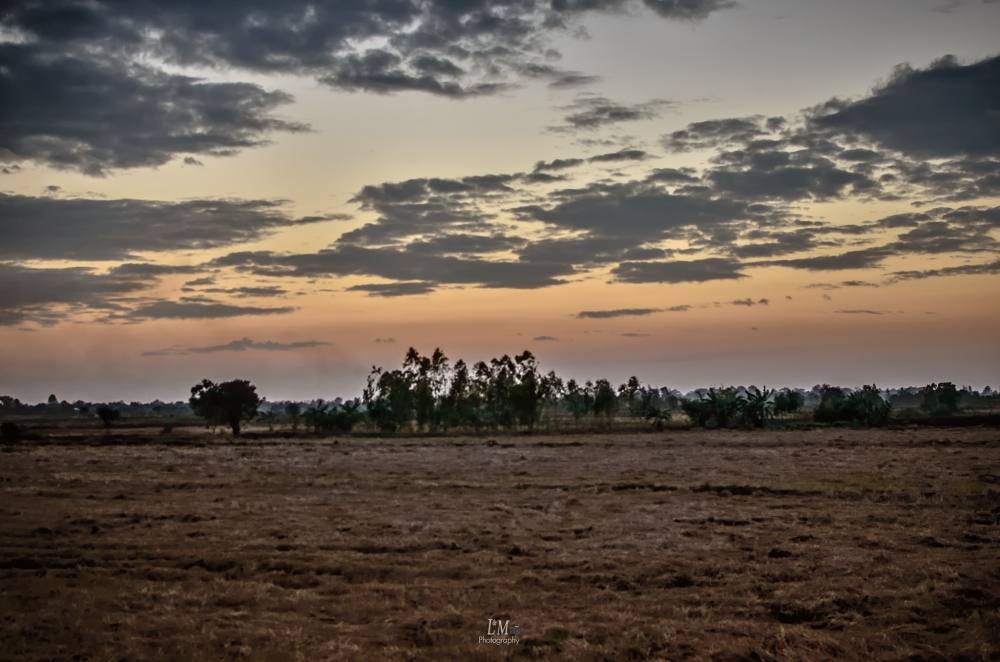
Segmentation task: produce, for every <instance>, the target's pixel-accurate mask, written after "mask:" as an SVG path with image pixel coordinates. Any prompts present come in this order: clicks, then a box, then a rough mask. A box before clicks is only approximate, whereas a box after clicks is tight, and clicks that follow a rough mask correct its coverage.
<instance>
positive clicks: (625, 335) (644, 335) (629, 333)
mask: <svg viewBox="0 0 1000 662" xmlns="http://www.w3.org/2000/svg"><path fill="white" fill-rule="evenodd" d="M618 335H620V336H621V337H622V338H648V337H649V335H650V334H648V333H637V332H635V331H626V332H625V333H620V334H618Z"/></svg>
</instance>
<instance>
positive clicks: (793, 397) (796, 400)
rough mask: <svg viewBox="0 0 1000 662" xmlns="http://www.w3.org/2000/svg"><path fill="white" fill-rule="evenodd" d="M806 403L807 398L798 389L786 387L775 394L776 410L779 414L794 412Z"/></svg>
mask: <svg viewBox="0 0 1000 662" xmlns="http://www.w3.org/2000/svg"><path fill="white" fill-rule="evenodd" d="M804 404H805V398H803V397H802V394H801V393H799V392H798V391H793V390H791V389H787V388H785V389H781V390H780V391H778V392H777V393H776V394H775V395H774V411H775V413H777V414H794V413H795V412H797V411H798V410H799V409H802V405H804Z"/></svg>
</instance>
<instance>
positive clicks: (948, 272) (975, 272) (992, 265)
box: [889, 260, 1000, 282]
mask: <svg viewBox="0 0 1000 662" xmlns="http://www.w3.org/2000/svg"><path fill="white" fill-rule="evenodd" d="M993 274H1000V260H995V261H993V262H987V263H983V264H962V265H957V266H953V267H941V268H939V269H923V270H911V271H895V272H893V273H892V274H891V276H890V278H889V281H890V282H898V281H904V280H922V279H924V278H939V277H942V276H985V275H993Z"/></svg>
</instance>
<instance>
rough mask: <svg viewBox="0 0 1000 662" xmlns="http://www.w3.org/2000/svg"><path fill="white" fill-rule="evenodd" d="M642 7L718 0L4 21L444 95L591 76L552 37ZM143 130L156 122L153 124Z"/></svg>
mask: <svg viewBox="0 0 1000 662" xmlns="http://www.w3.org/2000/svg"><path fill="white" fill-rule="evenodd" d="M641 5H644V6H646V7H648V8H649V9H651V10H652V11H653V12H655V14H657V15H659V16H660V17H662V18H665V19H668V20H682V21H697V20H703V19H705V18H706V17H708V16H709V15H710V14H711V13H713V12H715V11H719V10H722V9H726V8H728V7H731V6H732V3H731V2H727V1H725V0H644V2H642V3H641V4H640V2H639V0H588V1H585V2H581V1H578V0H556V1H555V2H549V1H548V0H523V1H519V2H512V3H501V4H500V5H497V4H496V3H490V2H483V1H482V0H473V1H471V2H416V1H414V0H385V1H379V2H369V1H368V0H343V1H341V2H329V3H315V2H309V1H308V0H257V1H255V2H253V3H249V4H246V3H146V2H134V3H118V2H114V1H113V0H93V1H91V2H86V3H63V2H59V3H37V2H24V3H16V4H13V5H10V6H7V7H5V8H4V9H3V10H0V25H2V27H4V28H5V29H7V30H8V31H10V32H12V33H14V34H18V35H23V36H24V38H25V39H26V40H28V41H30V42H31V43H32V44H38V45H41V46H44V47H45V48H46V49H47V51H48V53H50V54H69V55H71V56H73V57H78V58H83V57H89V58H93V59H95V60H113V61H115V62H120V63H121V66H122V67H128V66H135V62H137V61H140V60H149V59H154V60H158V61H163V62H169V63H171V64H173V65H175V66H181V67H200V68H215V69H219V70H233V69H235V70H242V71H251V72H257V73H262V74H268V75H276V74H291V75H306V76H312V77H313V78H314V79H316V80H318V81H320V82H321V83H324V84H326V85H329V86H332V87H336V88H339V89H347V90H364V91H372V92H379V93H384V92H398V91H420V92H426V93H430V94H436V95H440V96H445V97H450V98H464V97H468V96H472V95H476V94H490V93H496V92H498V91H501V90H503V89H507V88H508V87H509V86H510V84H511V83H512V81H513V80H516V79H518V78H528V79H543V80H546V81H547V82H548V83H549V85H550V86H553V87H557V88H559V87H570V86H575V85H581V84H586V83H589V82H592V81H593V80H594V77H592V76H589V75H588V74H586V73H582V72H575V71H563V70H559V69H557V68H555V67H553V66H551V65H549V64H546V63H545V62H544V61H543V60H545V59H551V58H553V57H558V52H557V51H554V50H553V49H552V44H551V42H552V38H553V37H555V36H556V35H558V34H563V33H565V32H567V30H570V29H573V28H575V27H577V26H578V25H579V22H580V20H581V19H582V18H583V17H584V16H586V15H589V14H595V13H611V12H620V11H622V10H625V9H630V8H633V7H638V6H641ZM150 126H151V127H152V126H155V125H154V124H152V123H150Z"/></svg>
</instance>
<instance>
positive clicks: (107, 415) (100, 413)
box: [96, 405, 121, 430]
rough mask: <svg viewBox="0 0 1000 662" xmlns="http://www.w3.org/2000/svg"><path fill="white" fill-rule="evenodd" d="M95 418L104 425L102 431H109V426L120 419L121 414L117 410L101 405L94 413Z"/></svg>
mask: <svg viewBox="0 0 1000 662" xmlns="http://www.w3.org/2000/svg"><path fill="white" fill-rule="evenodd" d="M96 414H97V417H98V418H100V419H101V422H102V423H104V429H106V430H110V429H111V424H112V423H114V422H115V421H117V420H118V419H119V418H120V417H121V412H120V411H118V410H117V409H112V408H111V407H109V406H108V405H101V406H100V407H98V408H97V411H96Z"/></svg>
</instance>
